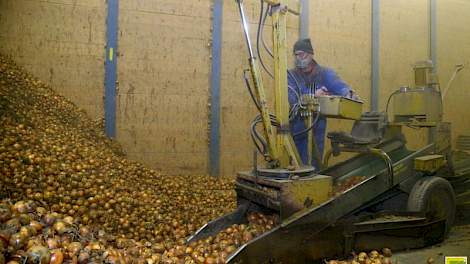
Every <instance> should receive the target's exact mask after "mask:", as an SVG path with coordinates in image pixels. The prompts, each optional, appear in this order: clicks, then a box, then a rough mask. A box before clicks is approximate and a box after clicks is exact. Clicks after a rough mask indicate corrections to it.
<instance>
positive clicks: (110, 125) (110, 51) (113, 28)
mask: <svg viewBox="0 0 470 264" xmlns="http://www.w3.org/2000/svg"><path fill="white" fill-rule="evenodd" d="M107 4H108V14H107V18H106V41H107V42H106V55H105V80H104V84H105V93H104V119H105V132H106V135H107V136H108V137H111V138H115V137H116V81H117V56H116V54H117V45H118V17H119V0H107Z"/></svg>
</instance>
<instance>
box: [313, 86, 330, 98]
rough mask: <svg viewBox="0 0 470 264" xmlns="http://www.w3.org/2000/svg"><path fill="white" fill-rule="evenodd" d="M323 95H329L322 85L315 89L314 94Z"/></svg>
mask: <svg viewBox="0 0 470 264" xmlns="http://www.w3.org/2000/svg"><path fill="white" fill-rule="evenodd" d="M325 95H331V94H330V93H329V92H328V89H326V87H325V86H322V87H321V88H319V89H317V90H316V91H315V96H325Z"/></svg>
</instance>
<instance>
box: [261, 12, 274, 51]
mask: <svg viewBox="0 0 470 264" xmlns="http://www.w3.org/2000/svg"><path fill="white" fill-rule="evenodd" d="M270 9H271V6H270V5H268V8H266V12H265V13H264V17H263V23H262V24H263V27H262V29H264V26H265V25H266V23H265V22H266V18H268V14H269V11H270ZM261 42H262V43H263V47H264V49H265V50H266V52H267V53H268V54H269V56H271V58H274V55H273V52H272V51H271V50H270V49H269V47H268V45H267V44H266V41H264V30H261Z"/></svg>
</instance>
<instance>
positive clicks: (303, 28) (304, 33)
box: [299, 0, 310, 39]
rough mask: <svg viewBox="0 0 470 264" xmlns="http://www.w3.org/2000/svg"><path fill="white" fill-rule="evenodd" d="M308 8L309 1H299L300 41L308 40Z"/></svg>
mask: <svg viewBox="0 0 470 264" xmlns="http://www.w3.org/2000/svg"><path fill="white" fill-rule="evenodd" d="M309 14H310V8H309V0H300V17H299V18H300V26H299V31H300V32H299V35H300V38H301V39H305V38H308V37H309V36H310V16H309Z"/></svg>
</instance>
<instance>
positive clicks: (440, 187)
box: [407, 176, 456, 235]
mask: <svg viewBox="0 0 470 264" xmlns="http://www.w3.org/2000/svg"><path fill="white" fill-rule="evenodd" d="M436 197H439V199H436ZM444 199H445V200H444ZM436 202H437V203H439V204H438V208H437V210H438V211H432V210H431V209H433V208H434V209H436V208H435V207H431V204H429V203H434V205H436ZM430 207H431V208H430ZM443 208H444V209H445V210H442V209H443ZM407 209H408V211H411V212H425V213H426V216H427V217H429V218H431V219H432V220H438V219H439V218H445V219H446V233H445V234H446V235H447V234H448V233H449V231H450V229H451V227H452V224H453V223H454V220H455V211H456V202H455V193H454V190H453V188H452V185H450V183H449V182H448V181H447V180H445V179H443V178H441V177H435V176H431V177H424V178H422V179H419V180H418V181H417V182H416V183H415V184H414V186H413V189H411V193H410V196H409V197H408V205H407ZM436 214H437V215H436Z"/></svg>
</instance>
